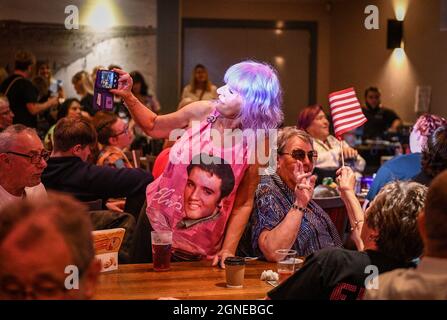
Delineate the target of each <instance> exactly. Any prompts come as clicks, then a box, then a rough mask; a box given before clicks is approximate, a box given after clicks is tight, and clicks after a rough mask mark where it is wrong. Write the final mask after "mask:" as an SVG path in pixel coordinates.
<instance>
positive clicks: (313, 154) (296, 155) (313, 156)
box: [279, 149, 318, 162]
mask: <svg viewBox="0 0 447 320" xmlns="http://www.w3.org/2000/svg"><path fill="white" fill-rule="evenodd" d="M279 154H281V155H283V154H288V155H290V156H291V157H292V158H293V159H295V160H299V161H304V158H305V157H306V151H304V150H302V149H294V150H292V152H280V153H279ZM307 158H308V159H309V161H311V162H312V161H316V160H317V158H318V152H317V151H315V150H312V151H308V152H307Z"/></svg>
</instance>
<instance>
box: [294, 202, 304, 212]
mask: <svg viewBox="0 0 447 320" xmlns="http://www.w3.org/2000/svg"><path fill="white" fill-rule="evenodd" d="M292 209H295V210H299V211H301V212H303V213H304V211H305V210H306V208H305V207H300V206H299V205H297V204H295V203H294V204H292Z"/></svg>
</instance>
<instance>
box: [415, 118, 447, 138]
mask: <svg viewBox="0 0 447 320" xmlns="http://www.w3.org/2000/svg"><path fill="white" fill-rule="evenodd" d="M445 125H447V120H446V119H444V118H443V117H440V116H437V115H435V114H429V113H425V114H423V115H421V116H420V117H419V118H418V119H417V120H416V123H415V124H414V126H413V130H415V129H416V130H418V131H419V133H420V135H421V136H423V137H425V139H427V138H428V137H429V136H431V135H432V133H433V132H434V131H435V130H436V129H437V128H438V127H441V126H445Z"/></svg>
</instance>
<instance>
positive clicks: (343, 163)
mask: <svg viewBox="0 0 447 320" xmlns="http://www.w3.org/2000/svg"><path fill="white" fill-rule="evenodd" d="M340 152H341V166H342V167H344V166H345V157H344V156H343V140H340Z"/></svg>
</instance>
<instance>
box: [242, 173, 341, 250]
mask: <svg viewBox="0 0 447 320" xmlns="http://www.w3.org/2000/svg"><path fill="white" fill-rule="evenodd" d="M294 202H295V193H294V192H293V191H292V190H291V189H290V188H289V187H288V186H287V185H286V184H285V183H284V182H283V181H282V179H281V178H280V177H279V176H278V175H277V174H276V173H275V174H273V175H264V176H262V177H261V181H260V183H259V185H258V187H257V189H256V194H255V204H254V211H253V213H252V215H251V224H252V228H253V229H252V246H253V250H254V251H255V253H256V254H257V255H259V256H263V254H262V252H261V250H260V249H259V245H258V239H259V236H260V234H261V232H262V231H264V230H272V229H273V228H275V227H276V226H277V225H278V224H279V223H280V222H281V221H282V220H283V219H284V218H285V216H286V215H287V213H288V212H289V210H290V209H291V207H292V204H293V203H294ZM341 246H342V242H341V240H340V236H339V234H338V232H337V229H336V228H335V226H334V224H333V222H332V220H331V219H330V218H329V216H328V215H327V214H326V212H324V210H323V209H322V208H321V207H319V206H318V205H317V204H316V203H315V202H314V201H310V202H309V204H308V206H307V210H306V211H305V213H304V215H303V219H302V221H301V226H300V230H299V232H298V235H297V238H296V240H295V243H294V244H293V246H292V248H291V249H294V250H296V251H297V254H298V256H308V255H310V254H311V253H313V252H315V251H318V250H320V249H322V248H326V247H341Z"/></svg>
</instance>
